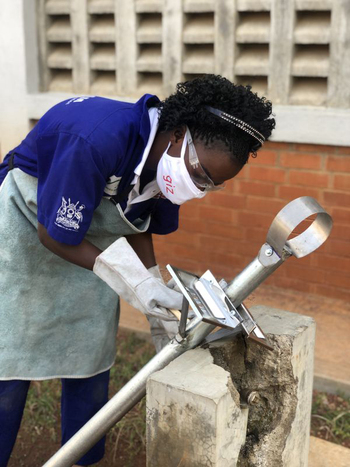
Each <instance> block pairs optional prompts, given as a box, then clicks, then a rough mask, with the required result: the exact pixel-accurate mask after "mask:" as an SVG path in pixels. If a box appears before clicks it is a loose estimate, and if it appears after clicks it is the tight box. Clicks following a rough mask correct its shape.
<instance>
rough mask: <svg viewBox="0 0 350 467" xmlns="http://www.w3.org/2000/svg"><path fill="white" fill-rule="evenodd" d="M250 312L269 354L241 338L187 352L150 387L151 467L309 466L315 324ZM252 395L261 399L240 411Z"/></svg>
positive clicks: (299, 317)
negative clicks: (270, 348) (266, 337)
mask: <svg viewBox="0 0 350 467" xmlns="http://www.w3.org/2000/svg"><path fill="white" fill-rule="evenodd" d="M251 311H252V313H253V315H254V316H255V318H256V319H257V321H258V322H259V324H260V325H261V327H262V329H263V330H264V331H265V333H267V334H268V335H269V339H270V341H271V343H272V344H273V346H274V351H273V352H270V351H268V350H265V349H264V348H262V347H259V346H257V345H256V344H254V343H248V345H246V344H245V341H244V340H243V339H242V338H239V339H236V340H235V341H233V342H232V343H229V344H226V345H225V346H223V347H220V348H215V349H196V350H191V351H189V352H187V353H185V354H183V355H182V356H181V357H179V358H178V359H177V360H175V361H174V362H172V363H171V364H170V365H168V367H166V368H165V369H164V370H162V371H160V372H157V373H155V374H154V375H152V376H151V378H150V379H149V381H148V385H147V466H148V467H164V466H166V467H212V466H213V467H214V466H215V467H234V466H236V465H237V466H239V467H254V466H256V467H265V466H266V467H306V466H307V459H308V450H309V425H310V412H311V397H312V379H313V353H314V343H315V324H314V321H313V320H312V319H311V318H309V317H306V316H302V315H298V314H294V313H289V312H284V311H280V310H273V309H269V308H267V307H255V308H252V310H251ZM251 391H256V392H257V393H258V394H259V396H258V398H257V399H256V400H255V404H254V405H251V406H249V409H246V408H243V409H242V408H241V406H240V404H241V403H242V402H244V401H243V399H244V397H246V395H247V393H249V392H251ZM240 394H241V396H240Z"/></svg>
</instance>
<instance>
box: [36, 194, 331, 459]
mask: <svg viewBox="0 0 350 467" xmlns="http://www.w3.org/2000/svg"><path fill="white" fill-rule="evenodd" d="M310 216H313V217H315V218H314V219H313V220H312V221H311V223H310V226H309V227H308V228H307V229H306V230H305V231H304V232H303V233H301V234H300V235H297V236H295V237H293V238H292V234H293V231H294V229H295V228H296V227H297V226H298V225H299V224H301V223H302V222H303V221H304V220H306V219H308V218H310ZM331 228H332V218H331V216H330V215H329V214H328V213H327V212H326V211H325V210H324V209H323V208H322V206H320V205H319V204H318V202H317V201H316V200H315V199H313V198H310V197H306V196H305V197H302V198H298V199H296V200H294V201H292V202H290V203H289V204H287V205H286V206H285V207H284V208H283V209H282V210H281V211H280V212H279V213H278V214H277V216H276V217H275V219H274V220H273V222H272V224H271V226H270V229H269V231H268V234H267V238H266V243H264V244H263V245H262V247H261V249H260V251H259V253H258V255H257V257H256V258H255V259H254V260H253V261H252V262H251V263H250V264H249V265H248V266H247V267H246V268H245V269H244V270H243V271H242V272H241V273H240V274H239V275H238V276H236V277H235V278H234V279H233V280H232V281H231V282H230V283H229V284H227V285H226V283H225V282H220V283H219V284H218V282H217V281H216V280H215V278H213V276H212V274H211V273H210V272H209V273H205V274H204V275H203V276H201V277H197V276H195V275H193V274H190V273H186V272H185V271H183V272H181V271H180V270H178V269H176V268H171V270H172V271H173V274H174V275H177V278H178V285H179V287H180V285H181V287H182V289H183V290H182V291H183V293H184V290H185V291H186V293H184V297H185V299H186V300H187V302H188V304H191V307H192V309H193V311H194V313H195V317H194V318H193V319H191V320H189V322H187V320H186V319H185V318H182V319H181V320H180V330H179V333H178V334H177V335H176V336H175V338H174V339H172V341H171V342H169V344H168V345H166V346H165V347H164V348H163V349H162V350H161V351H160V352H159V353H158V354H157V355H156V356H155V357H153V358H152V359H151V360H150V361H149V362H148V363H147V364H146V365H145V366H144V367H143V368H142V369H141V370H140V371H139V372H138V373H137V374H136V375H135V376H134V377H133V378H132V379H131V380H130V381H129V382H128V383H127V384H126V385H125V386H124V387H123V388H122V389H121V390H120V391H119V392H118V393H117V394H116V395H115V396H114V397H112V399H111V400H110V401H109V402H108V403H107V404H106V405H105V406H104V407H103V408H102V409H101V410H100V411H99V412H98V413H97V414H96V415H95V416H94V417H92V419H91V420H90V421H89V422H88V423H86V425H84V426H83V427H82V428H81V429H80V430H79V431H78V432H77V433H76V434H75V435H74V436H73V437H72V438H71V439H70V440H69V441H68V442H67V443H66V444H65V445H64V446H62V448H61V449H60V450H59V451H57V453H56V454H55V455H54V456H53V457H52V458H51V459H50V460H48V461H47V462H46V463H45V465H44V467H71V466H72V465H73V464H74V463H75V462H76V461H77V460H79V459H80V457H82V456H83V455H84V454H85V453H86V452H87V451H88V450H89V449H90V448H91V447H92V446H93V445H94V444H95V443H96V442H97V441H98V440H99V439H101V438H102V437H103V436H104V435H105V434H106V433H107V431H108V430H109V429H110V428H112V426H113V425H115V424H116V423H117V422H118V421H119V420H120V419H121V418H122V417H123V416H124V415H125V414H126V413H128V412H129V410H130V409H132V407H134V405H135V404H136V403H137V402H139V401H140V400H141V399H142V397H144V395H145V394H146V382H147V379H148V377H149V376H150V375H151V374H152V373H154V372H155V371H159V370H161V369H162V368H164V367H165V366H166V365H168V364H169V363H170V362H171V361H172V360H174V359H175V358H177V357H178V356H180V355H181V354H183V353H184V352H186V351H187V350H190V349H193V348H195V347H196V346H198V345H200V344H202V343H204V342H207V343H208V342H209V345H210V342H211V343H214V344H215V343H220V342H223V341H224V340H225V339H227V338H229V339H232V335H234V333H236V334H238V333H245V335H246V336H247V337H249V338H252V337H253V336H257V338H258V339H259V329H260V328H258V326H257V324H256V323H255V321H254V319H253V317H252V316H251V315H250V313H249V311H248V310H247V309H246V308H245V307H244V305H242V302H243V300H245V298H246V297H248V295H249V294H250V293H251V292H253V291H254V290H255V289H256V288H257V287H258V286H259V285H260V284H261V283H262V282H263V281H264V280H265V279H266V278H267V277H269V276H270V275H271V274H272V273H273V272H274V271H275V270H276V269H277V268H278V267H279V266H281V264H283V263H284V261H285V260H286V259H288V258H289V257H290V256H295V257H296V258H301V257H303V256H306V255H308V254H310V253H312V252H313V251H314V250H316V249H317V248H318V247H319V246H321V245H322V244H323V243H324V242H325V241H326V239H327V238H328V236H329V234H330V231H331ZM186 274H188V275H189V276H191V277H192V278H190V277H188V276H186ZM191 281H192V282H191ZM186 287H187V289H188V290H187V289H186ZM196 299H198V300H199V302H196ZM186 307H187V309H188V306H187V304H186V301H184V307H183V310H182V311H184V312H185V313H186ZM218 323H220V324H221V326H220V327H221V328H222V329H221V330H220V331H218V333H221V335H219V336H217V335H215V334H216V333H213V334H211V333H212V331H214V329H215V328H216V326H217V325H218ZM254 325H255V327H254ZM260 332H261V334H262V337H261V338H260V342H259V343H263V342H265V341H267V339H266V337H265V336H264V335H263V332H262V331H261V330H260ZM264 339H265V341H264ZM266 343H267V342H266ZM267 345H268V343H267Z"/></svg>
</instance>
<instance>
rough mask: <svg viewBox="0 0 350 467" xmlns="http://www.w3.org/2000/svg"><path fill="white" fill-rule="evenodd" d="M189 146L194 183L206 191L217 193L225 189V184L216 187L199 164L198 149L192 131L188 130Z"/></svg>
mask: <svg viewBox="0 0 350 467" xmlns="http://www.w3.org/2000/svg"><path fill="white" fill-rule="evenodd" d="M186 135H187V144H188V151H189V163H190V166H191V172H190V176H191V179H192V181H193V183H194V184H195V185H196V186H197V187H198V188H199V189H200V190H204V191H217V190H222V189H223V188H224V187H225V183H222V184H220V185H215V183H214V182H213V180H212V179H211V178H210V177H209V175H208V174H207V172H206V171H205V170H204V169H203V167H202V166H201V163H200V162H199V159H198V155H197V151H196V148H195V146H194V143H193V139H192V136H191V133H190V130H189V129H188V128H187V130H186Z"/></svg>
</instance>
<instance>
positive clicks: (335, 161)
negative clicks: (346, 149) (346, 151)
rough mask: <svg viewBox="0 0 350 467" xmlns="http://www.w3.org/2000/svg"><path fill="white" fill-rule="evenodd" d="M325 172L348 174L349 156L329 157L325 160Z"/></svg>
mask: <svg viewBox="0 0 350 467" xmlns="http://www.w3.org/2000/svg"><path fill="white" fill-rule="evenodd" d="M327 170H330V171H332V172H350V155H349V156H343V157H341V156H329V157H328V159H327Z"/></svg>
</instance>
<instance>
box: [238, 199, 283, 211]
mask: <svg viewBox="0 0 350 467" xmlns="http://www.w3.org/2000/svg"><path fill="white" fill-rule="evenodd" d="M284 205H285V203H284V202H283V201H280V200H276V199H266V198H260V197H259V198H257V197H253V196H248V198H247V210H250V211H255V212H260V213H261V212H262V213H264V212H266V213H272V214H275V215H276V214H277V213H278V212H279V211H280V210H281V209H282V208H283V207H284Z"/></svg>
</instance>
